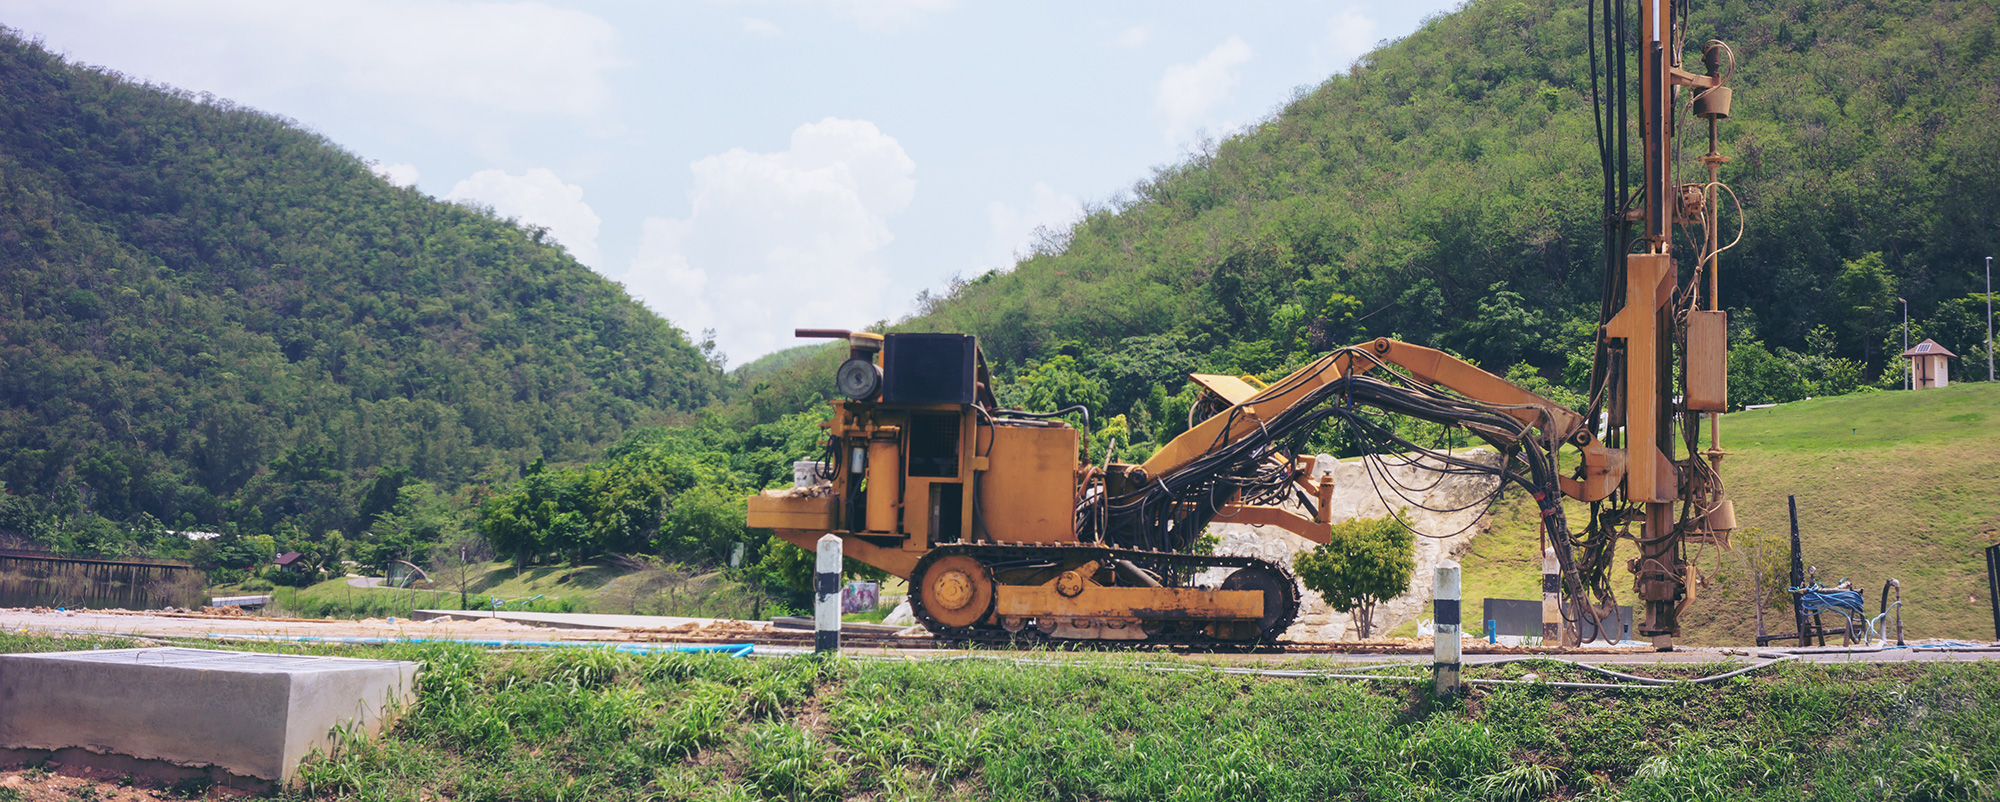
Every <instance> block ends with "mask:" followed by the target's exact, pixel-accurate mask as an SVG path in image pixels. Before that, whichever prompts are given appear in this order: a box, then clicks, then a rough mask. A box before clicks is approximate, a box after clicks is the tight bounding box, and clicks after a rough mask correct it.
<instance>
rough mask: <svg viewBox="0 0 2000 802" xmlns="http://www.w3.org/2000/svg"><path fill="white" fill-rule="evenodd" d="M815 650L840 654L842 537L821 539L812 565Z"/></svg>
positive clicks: (816, 651)
mask: <svg viewBox="0 0 2000 802" xmlns="http://www.w3.org/2000/svg"><path fill="white" fill-rule="evenodd" d="M813 568H814V571H815V576H814V577H813V580H814V581H813V651H814V652H815V653H819V654H824V653H827V652H838V651H840V536H839V535H836V534H833V533H831V532H829V533H827V534H825V535H822V536H820V539H819V556H818V558H817V559H816V560H815V561H814V562H813Z"/></svg>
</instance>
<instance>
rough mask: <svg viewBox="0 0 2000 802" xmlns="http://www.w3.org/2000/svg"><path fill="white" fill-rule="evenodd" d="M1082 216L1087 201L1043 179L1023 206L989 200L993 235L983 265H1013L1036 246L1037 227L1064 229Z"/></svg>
mask: <svg viewBox="0 0 2000 802" xmlns="http://www.w3.org/2000/svg"><path fill="white" fill-rule="evenodd" d="M1082 218H1083V204H1082V203H1079V202H1077V199H1076V197H1075V196H1073V195H1066V194H1063V193H1060V192H1057V191H1056V190H1055V188H1053V187H1050V186H1049V185H1048V184H1045V183H1042V182H1040V181H1037V182H1035V188H1034V197H1033V198H1032V199H1030V200H1029V201H1028V203H1027V204H1026V205H1025V206H1023V207H1018V208H1017V207H1015V206H1012V205H1010V204H1007V203H1002V202H1000V201H997V200H996V201H994V202H992V203H989V204H987V205H986V220H987V223H988V225H990V226H991V230H992V239H991V240H989V241H988V243H987V249H986V255H985V257H984V258H983V260H982V261H981V263H980V265H979V269H980V270H985V269H987V268H990V267H999V268H1003V269H1008V268H1012V267H1013V266H1014V263H1015V262H1016V261H1018V260H1019V259H1020V258H1021V257H1023V256H1026V255H1027V254H1028V253H1030V252H1031V251H1032V250H1033V249H1034V245H1035V238H1036V229H1038V228H1044V227H1046V228H1048V229H1049V230H1051V231H1061V230H1064V229H1067V228H1069V227H1070V226H1071V225H1072V224H1074V223H1075V222H1076V221H1077V220H1080V219H1082Z"/></svg>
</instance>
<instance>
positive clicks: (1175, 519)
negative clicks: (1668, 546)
mask: <svg viewBox="0 0 2000 802" xmlns="http://www.w3.org/2000/svg"><path fill="white" fill-rule="evenodd" d="M1333 356H1334V357H1335V358H1332V359H1322V360H1321V361H1320V362H1319V365H1320V367H1319V369H1318V370H1315V371H1311V372H1306V373H1302V374H1296V375H1294V376H1292V377H1290V378H1288V379H1287V380H1286V381H1285V382H1283V383H1280V384H1278V385H1274V386H1272V387H1270V388H1267V389H1266V390H1264V391H1263V392H1261V393H1259V396H1260V397H1265V398H1271V397H1277V396H1280V395H1283V394H1285V393H1288V392H1291V391H1293V390H1295V389H1296V388H1297V387H1299V386H1302V385H1304V384H1306V383H1308V382H1311V381H1315V380H1317V379H1318V378H1319V377H1320V376H1321V375H1323V374H1324V373H1325V371H1328V370H1335V369H1336V368H1335V366H1336V365H1338V364H1352V365H1356V366H1359V365H1361V364H1363V363H1371V362H1372V363H1374V364H1375V365H1376V366H1377V369H1376V371H1374V372H1375V373H1376V374H1378V375H1380V376H1382V377H1384V378H1377V377H1376V376H1375V375H1362V374H1358V373H1350V374H1349V375H1346V376H1342V377H1339V378H1335V379H1333V380H1331V381H1328V382H1326V383H1325V384H1323V385H1320V386H1319V387H1316V388H1314V389H1313V390H1312V391H1311V392H1310V393H1308V394H1307V395H1305V396H1304V397H1303V398H1301V399H1300V400H1299V401H1298V402H1297V403H1294V404H1292V405H1291V406H1289V407H1287V408H1285V409H1283V410H1281V411H1279V412H1277V413H1276V414H1273V415H1271V416H1270V417H1268V418H1263V419H1259V420H1257V426H1256V428H1254V429H1250V430H1248V431H1247V432H1245V433H1244V434H1243V435H1242V436H1241V437H1238V438H1236V439H1235V440H1229V441H1226V442H1225V438H1226V436H1227V434H1226V433H1227V432H1229V431H1232V430H1234V429H1237V428H1239V427H1238V426H1237V424H1238V423H1239V422H1241V421H1242V420H1244V419H1245V417H1244V416H1248V415H1249V414H1250V413H1249V412H1248V411H1247V410H1246V409H1245V408H1244V407H1243V406H1236V407H1232V408H1230V410H1229V411H1228V412H1226V413H1223V414H1226V415H1229V416H1230V418H1229V419H1228V420H1227V421H1226V423H1225V425H1224V426H1223V427H1222V428H1221V430H1220V432H1219V433H1218V434H1217V436H1216V441H1215V442H1213V443H1211V444H1210V447H1209V448H1208V450H1207V452H1206V453H1204V454H1203V455H1202V456H1201V457H1199V458H1197V459H1195V460H1192V461H1190V462H1188V463H1187V464H1185V465H1183V466H1181V467H1179V468H1177V469H1175V470H1174V471H1172V472H1170V473H1167V474H1164V475H1160V476H1150V477H1146V483H1145V485H1144V486H1143V487H1138V488H1134V489H1131V490H1129V491H1127V492H1124V493H1122V494H1120V495H1117V496H1114V497H1111V498H1109V499H1106V498H1105V497H1104V496H1103V495H1100V494H1093V495H1088V496H1086V497H1085V498H1084V499H1083V500H1082V501H1081V502H1080V504H1079V506H1078V510H1077V516H1076V519H1077V521H1078V522H1079V523H1080V524H1083V525H1084V526H1086V527H1088V528H1089V529H1090V530H1094V528H1095V523H1094V522H1097V521H1104V522H1105V523H1104V531H1102V532H1096V531H1088V530H1086V531H1080V532H1079V535H1080V536H1082V539H1085V540H1092V539H1096V540H1101V541H1103V542H1104V543H1106V544H1108V545H1113V546H1119V547H1124V548H1137V549H1148V550H1154V551H1172V552H1187V551H1189V550H1190V549H1192V548H1193V546H1194V542H1195V540H1196V538H1198V537H1200V535H1201V532H1202V531H1203V529H1204V528H1205V527H1206V526H1207V525H1208V524H1209V523H1210V522H1211V521H1214V520H1216V519H1218V518H1221V517H1222V516H1221V515H1220V513H1221V510H1222V508H1223V507H1225V506H1228V505H1230V504H1232V503H1239V502H1240V503H1243V504H1271V503H1276V502H1281V501H1283V500H1285V499H1286V498H1288V497H1291V496H1293V495H1294V494H1298V495H1299V496H1301V499H1302V500H1303V501H1305V503H1306V505H1307V506H1308V507H1310V506H1311V503H1312V502H1311V500H1310V499H1304V498H1302V496H1303V494H1302V493H1300V492H1299V491H1298V489H1297V485H1296V484H1294V479H1295V478H1296V474H1295V473H1294V468H1293V466H1294V465H1296V464H1297V456H1296V455H1297V452H1298V450H1299V449H1300V447H1302V446H1303V445H1304V443H1305V441H1306V439H1307V438H1309V437H1310V436H1311V435H1312V434H1313V433H1314V432H1315V431H1317V430H1318V429H1319V427H1320V426H1321V425H1322V424H1324V423H1325V422H1327V421H1328V420H1329V419H1336V420H1339V421H1341V422H1343V423H1345V424H1346V425H1347V427H1348V428H1349V430H1350V432H1352V433H1353V434H1354V437H1355V440H1356V441H1357V442H1359V443H1361V444H1362V445H1363V447H1364V450H1365V451H1366V452H1367V453H1369V454H1371V455H1388V454H1415V455H1418V456H1417V457H1414V458H1405V459H1407V460H1408V461H1409V462H1417V461H1421V462H1422V463H1423V465H1422V467H1424V468H1425V469H1427V470H1432V471H1438V472H1441V473H1446V474H1486V475H1492V476H1495V477H1497V478H1498V479H1499V480H1500V481H1499V483H1498V484H1497V485H1496V487H1495V489H1494V492H1493V494H1491V495H1490V496H1488V497H1487V498H1485V499H1482V500H1481V501H1480V502H1476V503H1484V504H1490V503H1492V502H1493V501H1494V500H1496V499H1497V498H1498V495H1499V492H1500V490H1501V489H1502V488H1504V486H1505V485H1506V484H1507V483H1510V482H1511V483H1513V484H1516V485H1519V486H1521V487H1523V488H1525V489H1526V490H1527V491H1528V493H1529V495H1530V496H1531V497H1532V498H1534V500H1535V503H1536V506H1537V507H1538V508H1539V510H1540V513H1541V516H1542V517H1543V519H1544V520H1545V523H1546V526H1547V531H1548V534H1549V541H1550V543H1551V544H1552V545H1555V547H1556V550H1557V556H1558V558H1559V560H1560V561H1561V562H1562V563H1563V566H1564V572H1563V573H1564V582H1565V585H1566V586H1567V587H1566V590H1568V591H1569V593H1570V594H1571V598H1578V599H1581V598H1583V592H1584V587H1583V584H1584V583H1582V582H1580V581H1579V579H1578V574H1577V572H1576V571H1575V570H1573V568H1572V559H1571V556H1570V545H1571V538H1570V534H1569V525H1568V523H1567V521H1566V520H1565V518H1564V516H1563V509H1562V495H1561V492H1560V488H1559V487H1558V484H1557V473H1556V461H1555V449H1556V447H1557V446H1559V445H1560V442H1559V441H1557V440H1556V439H1555V437H1556V435H1554V434H1551V433H1549V429H1550V428H1551V427H1552V424H1553V422H1552V421H1550V420H1548V419H1547V418H1546V416H1544V417H1543V419H1542V420H1540V421H1539V425H1535V426H1531V425H1529V424H1527V423H1524V422H1522V421H1521V420H1520V419H1518V418H1516V417H1514V416H1513V415H1510V414H1508V413H1509V412H1514V411H1519V410H1521V409H1528V410H1534V411H1536V412H1541V410H1539V409H1538V408H1536V407H1512V406H1504V405H1498V404H1489V403H1483V402H1480V401H1475V400H1472V399H1468V398H1465V397H1463V396H1459V395H1455V394H1451V393H1448V392H1446V391H1444V390H1440V389H1437V388H1435V387H1431V386H1428V385H1425V384H1422V383H1420V382H1416V381H1413V380H1410V379H1408V378H1407V377H1405V376H1403V375H1402V374H1400V373H1398V372H1396V371H1395V370H1393V369H1391V368H1390V367H1389V366H1388V365H1386V364H1384V363H1382V362H1381V361H1380V360H1379V359H1376V357H1375V356H1374V355H1373V354H1371V353H1369V352H1368V351H1366V350H1364V349H1362V348H1344V349H1341V350H1339V351H1336V352H1334V354H1333ZM1364 409H1377V410H1382V411H1385V412H1390V413H1394V414H1399V415H1407V416H1409V417H1412V418H1416V419H1419V420H1423V421H1428V422H1431V423H1438V424H1444V425H1446V426H1462V427H1464V428H1466V429H1468V430H1470V431H1472V432H1473V433H1475V434H1477V435H1479V436H1480V437H1481V438H1482V439H1484V440H1485V441H1486V442H1488V443H1490V444H1492V445H1493V446H1495V447H1496V448H1498V449H1499V450H1500V452H1501V453H1502V454H1503V455H1506V457H1507V458H1506V459H1503V460H1502V461H1501V462H1500V463H1499V464H1497V465H1495V464H1488V463H1485V462H1480V461H1476V460H1471V459H1467V458H1465V457H1462V456H1458V455H1455V454H1452V453H1451V452H1449V451H1447V450H1439V449H1436V448H1430V447H1426V446H1423V445H1419V444H1417V443H1414V442H1411V441H1410V440H1408V439H1407V438H1405V437H1404V436H1402V435H1401V434H1399V433H1397V432H1396V431H1395V430H1394V429H1393V428H1391V427H1389V426H1387V425H1384V424H1383V423H1382V422H1380V421H1377V420H1375V419H1373V418H1372V417H1371V416H1369V415H1367V414H1363V411H1362V410H1364ZM1381 473H1383V474H1384V475H1385V477H1386V474H1387V471H1386V469H1384V470H1383V471H1381ZM1370 479H1371V480H1375V481H1377V492H1378V493H1379V492H1381V482H1380V481H1379V480H1377V477H1376V471H1375V469H1374V468H1373V467H1371V468H1370ZM1404 500H1405V501H1409V502H1413V503H1414V502H1415V500H1414V499H1411V498H1410V497H1409V496H1404ZM1384 501H1385V502H1387V501H1388V500H1387V499H1386V498H1385V499H1384ZM1105 504H1108V505H1109V509H1108V514H1101V512H1106V511H1101V510H1099V509H1098V505H1105ZM1387 506H1389V508H1390V509H1391V510H1394V509H1396V508H1397V507H1398V506H1399V505H1397V504H1388V505H1387ZM1417 506H1422V505H1421V504H1420V503H1418V504H1417ZM1225 520H1226V519H1225ZM1399 520H1400V519H1399ZM1404 525H1405V526H1408V524H1407V523H1405V524H1404ZM1412 531H1415V530H1414V529H1412ZM1419 534H1424V533H1419ZM1606 553H1607V554H1608V551H1607V552H1606ZM1592 589H1593V590H1603V591H1608V590H1609V588H1608V587H1606V588H1601V589H1600V588H1592ZM1600 598H1605V597H1604V596H1602V595H1600Z"/></svg>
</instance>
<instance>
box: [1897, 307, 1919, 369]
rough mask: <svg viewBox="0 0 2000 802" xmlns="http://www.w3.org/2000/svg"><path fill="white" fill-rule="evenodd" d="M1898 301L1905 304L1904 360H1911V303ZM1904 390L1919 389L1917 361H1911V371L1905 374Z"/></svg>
mask: <svg viewBox="0 0 2000 802" xmlns="http://www.w3.org/2000/svg"><path fill="white" fill-rule="evenodd" d="M1896 300H1897V301H1900V302H1901V303H1902V304H1903V358H1904V359H1909V358H1910V356H1909V354H1910V302H1909V301H1905V300H1903V299H1901V298H1897V299H1896ZM1903 389H1905V390H1914V389H1917V363H1916V361H1915V360H1911V362H1910V369H1909V371H1907V372H1906V373H1905V374H1904V375H1903Z"/></svg>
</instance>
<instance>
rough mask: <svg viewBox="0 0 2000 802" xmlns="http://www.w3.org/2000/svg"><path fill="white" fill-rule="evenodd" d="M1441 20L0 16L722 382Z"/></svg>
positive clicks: (1438, 4) (450, 11)
mask: <svg viewBox="0 0 2000 802" xmlns="http://www.w3.org/2000/svg"><path fill="white" fill-rule="evenodd" d="M1457 5H1458V2H1457V0H1406V1H1405V2H1396V3H1382V2H1350V3H1342V2H1340V1H1339V0H1335V1H1334V2H1331V3H1328V2H1320V3H1303V2H1264V3H1192V2H1172V1H1166V2H1161V1H1155V2H1114V1H1106V2H1088V3H1080V2H1035V1H1032V0H1030V1H1026V2H1005V3H1002V2H985V3H972V2H962V1H961V0H686V1H684V2H636V1H632V2H547V3H542V2H481V1H478V0H338V1H337V2H329V1H321V2H314V1H312V0H298V1H292V0H285V1H283V2H281V1H279V0H259V1H253V0H0V25H5V26H7V27H10V28H14V29H16V30H18V31H20V32H21V33H22V34H24V35H27V36H29V37H33V38H38V39H40V40H41V41H42V42H43V44H44V46H46V47H47V48H49V49H50V50H52V51H54V52H57V53H61V54H64V55H65V56H67V57H68V58H70V59H71V60H72V61H76V62H82V63H86V64H91V65H96V66H101V67H104V68H108V69H111V70H115V71H118V72H120V73H123V74H125V75H127V76H129V77H131V78H134V79H138V80H144V81H150V82H154V83H161V84H167V85H171V86H174V87H177V88H181V89H186V90H190V91H194V92H208V93H212V94H213V95H215V96H217V97H221V98H227V99H229V100H231V101H234V102H236V103H238V104H241V105H246V106H251V107H254V108H257V109H261V110H264V111H266V112H270V113H274V114H279V115H283V116H285V117H288V118H291V119H293V120H296V121H297V122H298V123H299V124H300V125H302V126H304V127H306V128H309V129H311V130H314V131H317V132H319V133H321V134H323V135H325V136H326V137H327V138H328V139H330V140H332V141H333V142H334V143H336V144H338V145H339V146H340V147H343V148H345V149H347V150H348V151H350V152H352V153H354V154H356V155H357V156H360V157H361V158H363V159H365V160H367V161H369V162H370V163H371V164H373V165H374V169H375V171H376V172H377V173H378V174H380V175H382V176H383V177H384V178H385V179H387V180H389V181H392V182H394V183H397V184H400V185H405V186H408V185H412V184H413V185H415V186H416V187H417V188H418V189H419V190H420V191H422V192H424V193H427V194H429V195H432V196H434V197H437V198H440V199H445V200H453V201H466V202H473V203H478V204H482V205H485V206H490V207H492V208H493V209H494V210H495V211H496V212H498V213H499V214H500V215H502V216H504V217H511V218H515V219H518V220H520V221H521V222H523V223H526V224H532V225H538V226H544V227H546V228H547V229H548V230H549V233H550V235H551V236H552V237H553V238H554V239H555V240H556V241H558V242H560V243H561V244H562V245H563V246H564V247H565V248H566V249H567V250H568V251H569V253H570V254H571V255H572V256H574V257H575V258H576V259H577V260H578V261H579V262H582V263H583V264H585V265H588V266H589V267H590V268H591V269H593V270H596V271H597V272H598V273H601V274H603V275H604V276H606V277H609V278H611V279H613V280H616V281H618V282H621V283H622V284H623V285H624V286H625V287H626V289H627V291H629V292H630V293H631V294H632V295H633V296H634V297H635V298H637V299H638V300H640V301H641V302H643V303H645V304H646V305H647V306H648V307H649V308H651V309H652V310H653V311H655V312H657V313H659V314H661V315H662V316H664V317H666V318H667V319H668V320H670V321H672V322H673V323H674V325H676V326H678V327H680V328H681V329H683V330H684V331H687V332H688V333H689V334H690V335H691V336H693V337H694V338H696V339H700V338H701V337H702V336H703V333H704V332H706V331H710V330H712V331H713V335H714V338H715V342H716V344H717V346H718V347H719V348H720V350H721V351H722V353H723V354H724V355H725V356H726V357H727V359H728V361H729V363H730V364H731V365H732V366H733V365H738V364H742V363H745V362H748V361H750V360H752V359H755V358H756V357H758V356H761V355H763V354H767V353H770V352H773V351H777V350H780V349H783V348H786V347H790V346H792V345H797V344H800V341H798V340H795V339H793V338H792V336H791V331H792V329H794V328H799V327H817V328H865V327H868V326H870V325H872V324H874V323H875V322H877V321H883V320H890V321H893V320H897V319H900V318H902V317H904V316H906V315H909V314H910V313H911V312H912V311H913V310H914V307H915V304H914V300H915V298H916V296H917V294H918V293H919V292H920V291H924V290H930V291H932V292H936V291H939V290H940V289H942V288H943V287H944V286H945V285H946V284H947V283H948V282H949V281H950V280H951V279H952V277H953V276H961V277H965V278H970V277H973V276H976V275H978V274H980V273H984V272H986V271H988V270H993V269H1001V270H1005V269H1010V268H1011V267H1012V266H1013V264H1014V262H1015V261H1016V259H1017V257H1018V255H1020V254H1023V253H1026V252H1027V251H1028V250H1029V248H1030V247H1031V243H1032V242H1033V241H1034V239H1035V236H1036V230H1037V228H1039V227H1047V228H1049V229H1051V230H1060V229H1062V228H1064V227H1066V226H1067V225H1068V224H1070V223H1072V222H1074V221H1076V220H1077V219H1078V218H1079V217H1081V215H1082V214H1083V210H1084V209H1085V208H1086V207H1089V206H1094V205H1102V204H1105V203H1106V202H1108V201H1110V200H1111V199H1112V198H1114V197H1116V196H1117V195H1118V194H1119V193H1120V192H1122V191H1124V190H1126V189H1128V188H1130V187H1131V186H1132V185H1133V184H1134V183H1135V182H1138V181H1140V180H1143V179H1145V178H1146V177H1148V176H1150V175H1151V174H1152V171H1153V170H1154V169H1155V168H1158V167H1161V166H1166V165H1170V164H1173V163H1175V162H1178V161H1180V160H1182V159H1183V158H1185V157H1186V155H1187V154H1188V153H1190V152H1192V151H1193V150H1195V149H1197V148H1198V147H1199V143H1200V142H1201V141H1202V139H1203V138H1204V137H1215V138H1219V137H1226V136H1227V135H1228V134H1229V133H1231V132H1233V131H1239V130H1241V129H1242V128H1244V127H1245V126H1248V125H1251V124H1254V123H1255V122H1257V121H1258V120H1260V119H1263V118H1265V117H1267V116H1269V115H1270V114H1272V113H1273V112H1275V111H1276V110H1277V109H1279V108H1280V107H1281V106H1282V105H1283V104H1284V103H1285V102H1286V101H1287V100H1289V99H1290V98H1291V97H1293V96H1294V94H1295V93H1296V92H1299V91H1301V90H1303V89H1309V88H1311V87H1313V86H1316V85H1318V84H1319V83H1321V82H1323V81H1325V80H1326V79H1327V78H1328V77H1329V76H1331V75H1334V74H1336V73H1339V72H1342V71H1344V70H1345V69H1346V68H1347V67H1348V66H1349V65H1350V64H1352V63H1353V61H1354V60H1355V59H1356V58H1358V57H1360V56H1362V55H1364V54H1365V53H1367V52H1368V51H1369V50H1371V49H1373V48H1374V47H1375V46H1376V45H1377V44H1378V43H1381V42H1384V41H1387V40H1393V39H1398V38H1401V37H1403V36H1406V35H1408V34H1409V33H1411V32H1412V31H1414V30H1416V28H1417V27H1418V25H1420V24H1421V22H1422V21H1423V20H1424V19H1425V18H1428V17H1430V16H1432V15H1435V14H1439V13H1443V12H1448V11H1450V10H1451V9H1452V8H1454V7H1456V6H1457Z"/></svg>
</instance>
